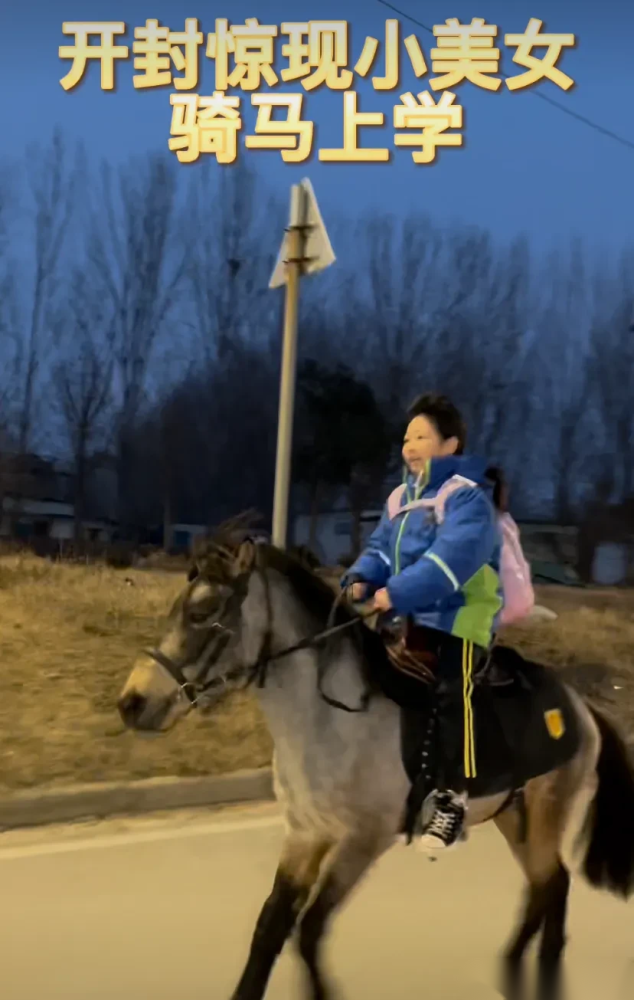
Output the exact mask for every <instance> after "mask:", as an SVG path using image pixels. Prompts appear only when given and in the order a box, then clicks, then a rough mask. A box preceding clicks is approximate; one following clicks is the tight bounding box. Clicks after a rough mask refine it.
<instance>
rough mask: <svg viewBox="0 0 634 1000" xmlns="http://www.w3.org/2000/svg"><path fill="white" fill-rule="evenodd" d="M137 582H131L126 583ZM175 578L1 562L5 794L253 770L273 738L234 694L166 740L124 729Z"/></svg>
mask: <svg viewBox="0 0 634 1000" xmlns="http://www.w3.org/2000/svg"><path fill="white" fill-rule="evenodd" d="M126 579H128V580H132V581H133V586H130V585H128V584H126ZM183 580H184V578H183V576H180V575H176V574H173V573H161V572H144V571H135V570H124V571H117V570H113V569H109V568H107V567H97V566H94V567H86V566H83V567H81V566H71V565H66V566H65V565H59V564H51V563H48V562H46V561H44V560H38V559H36V558H34V557H28V556H24V557H20V556H18V557H7V558H3V559H0V622H1V623H2V626H1V628H0V664H1V666H0V790H2V789H5V790H6V789H17V788H28V787H31V786H34V785H41V784H53V785H59V784H65V783H68V782H84V781H88V782H92V781H113V780H119V779H132V778H146V777H154V776H159V775H172V774H182V775H195V774H213V773H222V772H225V771H231V770H234V769H236V768H241V767H258V766H261V765H265V764H266V763H267V762H268V761H269V759H270V739H269V736H268V732H267V730H266V727H265V724H264V722H263V720H262V717H261V716H260V714H259V711H258V708H257V705H256V704H255V702H254V701H253V700H252V699H251V698H246V697H245V698H242V699H236V700H234V701H233V703H231V704H227V706H226V708H224V709H223V710H222V711H219V712H218V713H217V714H216V715H214V717H213V719H211V718H209V719H204V717H202V716H198V715H197V714H196V713H192V715H191V716H190V717H189V718H188V719H186V720H185V721H184V722H182V723H181V725H180V726H178V727H176V729H175V730H174V731H173V732H171V733H169V734H167V735H165V736H161V737H155V738H151V737H149V738H146V739H144V738H141V737H139V736H138V735H135V734H132V733H129V732H126V731H124V730H123V726H122V725H121V722H120V719H119V717H118V715H117V714H116V710H115V702H116V698H117V695H118V692H119V690H120V688H121V685H122V683H123V681H124V680H125V677H126V676H127V674H128V672H129V670H130V668H131V665H132V661H133V659H134V657H135V655H136V653H137V652H138V651H139V650H140V649H141V648H142V647H143V646H144V645H147V644H148V643H151V642H154V641H156V639H157V638H158V636H159V635H160V631H161V623H162V620H163V618H164V616H165V615H166V613H167V612H168V610H169V608H170V606H171V603H172V601H173V599H174V597H175V596H176V594H177V593H178V591H179V590H180V589H181V587H182V586H183Z"/></svg>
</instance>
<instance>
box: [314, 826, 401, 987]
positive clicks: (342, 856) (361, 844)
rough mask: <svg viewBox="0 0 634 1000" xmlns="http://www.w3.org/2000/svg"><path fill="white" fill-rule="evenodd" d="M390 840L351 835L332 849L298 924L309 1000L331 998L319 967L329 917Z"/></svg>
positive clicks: (390, 842)
mask: <svg viewBox="0 0 634 1000" xmlns="http://www.w3.org/2000/svg"><path fill="white" fill-rule="evenodd" d="M392 843H393V839H392V838H385V837H382V838H378V837H374V838H369V837H367V836H365V837H354V836H350V837H348V838H346V839H345V840H343V841H342V842H341V843H340V844H339V845H338V846H337V848H336V849H335V850H334V851H333V854H332V859H329V861H328V868H327V871H326V873H325V875H324V877H323V881H322V884H321V886H320V888H319V889H318V891H317V893H316V894H315V898H314V899H313V901H312V902H311V904H310V905H309V906H308V908H307V909H306V912H305V913H304V915H303V917H302V920H301V923H300V926H299V953H300V955H301V957H302V959H303V961H304V964H305V967H306V972H307V974H308V989H309V996H310V997H311V1000H330V998H331V997H332V993H331V991H330V990H329V988H328V987H327V985H326V983H325V981H324V978H323V976H322V973H321V968H320V953H321V948H320V946H321V943H322V940H323V936H324V932H325V930H326V924H327V922H328V919H329V917H330V916H331V915H332V914H333V911H334V910H335V909H336V908H337V907H339V906H340V905H341V904H342V903H343V902H344V900H345V899H346V898H347V896H348V895H349V894H350V893H351V891H352V890H353V888H354V887H355V885H356V884H357V883H358V882H359V880H360V879H361V878H362V877H363V875H364V874H365V872H366V871H367V870H368V868H369V867H370V866H371V865H372V863H373V862H374V861H376V860H377V858H378V857H380V855H381V854H383V852H384V851H385V850H387V848H388V847H390V846H391V844H392Z"/></svg>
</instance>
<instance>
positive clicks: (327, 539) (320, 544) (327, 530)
mask: <svg viewBox="0 0 634 1000" xmlns="http://www.w3.org/2000/svg"><path fill="white" fill-rule="evenodd" d="M379 518H380V514H378V513H376V514H375V513H374V512H369V513H368V514H367V515H365V516H364V519H363V521H362V539H363V542H364V544H365V542H366V541H367V539H368V537H369V535H370V534H371V533H372V531H373V530H374V528H375V527H376V525H377V524H378V521H379ZM309 538H310V517H309V516H308V515H307V514H300V515H299V516H298V517H296V518H295V521H294V522H293V532H292V544H293V545H308V543H309ZM312 547H313V550H314V552H315V555H316V556H317V557H318V558H319V559H320V561H321V562H322V563H324V564H325V565H327V566H336V565H337V564H339V563H340V562H341V561H342V560H344V559H347V558H348V557H349V556H350V555H351V550H352V515H351V514H350V512H349V511H345V510H342V511H328V512H326V513H324V514H321V515H320V517H319V519H318V521H317V532H316V541H315V542H314V543H313V546H312Z"/></svg>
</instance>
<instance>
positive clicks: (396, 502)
mask: <svg viewBox="0 0 634 1000" xmlns="http://www.w3.org/2000/svg"><path fill="white" fill-rule="evenodd" d="M404 493H405V483H401V485H400V486H397V487H396V489H395V490H392V492H391V493H390V495H389V497H388V498H387V515H388V517H389V519H390V521H393V520H394V518H395V517H396V515H397V514H398V512H399V510H400V509H401V500H402V499H403V494H404Z"/></svg>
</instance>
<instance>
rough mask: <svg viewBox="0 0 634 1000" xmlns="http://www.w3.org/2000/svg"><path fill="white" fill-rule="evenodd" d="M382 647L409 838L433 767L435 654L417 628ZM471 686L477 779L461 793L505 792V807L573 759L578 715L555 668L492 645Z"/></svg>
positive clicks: (382, 680) (383, 682)
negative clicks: (397, 720)
mask: <svg viewBox="0 0 634 1000" xmlns="http://www.w3.org/2000/svg"><path fill="white" fill-rule="evenodd" d="M384 642H385V652H386V654H387V656H386V658H385V662H386V663H388V664H389V666H388V667H387V668H386V667H385V666H383V668H382V669H380V670H379V671H378V675H377V674H376V673H375V678H374V679H375V682H376V683H377V684H378V686H379V687H380V688H381V690H382V691H383V693H384V694H385V695H386V696H387V697H389V698H391V699H392V700H393V701H396V702H397V704H399V706H400V709H401V755H402V760H403V765H404V768H405V771H406V773H407V775H408V777H409V779H410V782H411V791H410V795H409V797H408V801H407V806H406V810H405V815H404V819H403V827H402V832H403V833H405V834H407V835H408V837H410V838H411V836H412V834H413V831H414V828H415V825H416V822H417V820H418V817H419V814H420V811H421V808H422V806H423V803H424V801H425V799H426V798H427V796H428V794H429V793H430V792H431V791H432V790H433V789H434V787H435V777H436V773H437V769H438V764H439V747H438V743H437V739H436V713H437V709H436V691H437V683H436V678H435V674H434V666H435V654H434V653H433V651H430V650H429V649H427V648H425V644H424V640H423V639H421V640H420V641H418V637H417V634H416V630H410V632H409V634H408V633H405V635H403V634H400V635H399V634H398V633H388V634H386V635H385V636H384ZM474 681H475V684H474V693H473V698H472V706H473V715H474V724H475V745H476V746H475V749H476V768H477V775H476V777H474V778H472V779H469V780H468V781H467V791H468V793H469V796H470V798H484V797H488V796H493V795H500V794H504V793H505V792H508V793H509V798H508V803H510V802H511V800H512V799H514V798H515V796H516V793H518V792H521V790H522V789H523V788H524V786H525V785H526V783H527V782H528V781H530V780H531V779H532V778H537V777H539V776H541V775H544V774H548V773H549V772H550V771H553V770H556V769H557V768H559V767H562V766H563V765H564V764H566V763H567V762H568V761H569V760H571V759H572V757H574V755H575V754H576V753H577V751H578V749H579V744H580V731H579V723H578V718H577V714H576V712H575V709H574V706H573V704H572V700H571V698H570V695H569V694H568V691H567V690H566V688H565V687H564V685H563V684H562V682H561V681H560V679H559V677H558V676H557V673H556V672H555V671H554V670H553V669H551V668H548V667H545V666H542V665H541V664H538V663H534V662H532V661H528V660H525V659H524V658H523V657H522V656H521V655H520V654H519V653H518V652H517V651H516V650H514V649H511V648H510V647H507V646H502V645H495V646H493V648H492V649H491V650H490V651H489V654H488V656H484V657H483V658H482V660H481V663H480V665H479V668H478V669H477V671H476V674H475V677H474ZM414 685H415V686H414ZM412 692H415V695H416V697H415V701H414V702H413V699H412Z"/></svg>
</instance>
